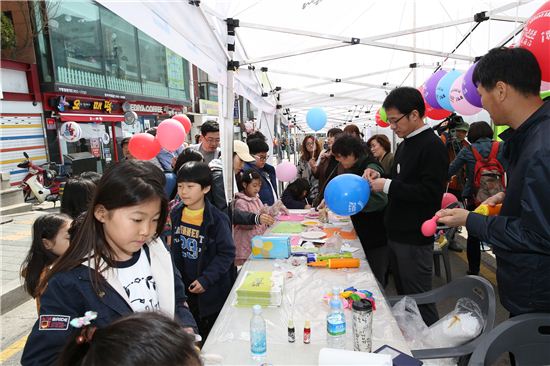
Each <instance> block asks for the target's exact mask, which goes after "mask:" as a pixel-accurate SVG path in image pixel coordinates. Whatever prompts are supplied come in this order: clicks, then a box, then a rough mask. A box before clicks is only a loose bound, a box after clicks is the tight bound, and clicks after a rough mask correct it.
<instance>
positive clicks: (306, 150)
mask: <svg viewBox="0 0 550 366" xmlns="http://www.w3.org/2000/svg"><path fill="white" fill-rule="evenodd" d="M319 154H321V143H319V141H318V140H317V139H316V138H315V137H314V136H312V135H309V136H306V137H305V138H304V141H303V142H302V148H301V155H300V159H299V160H298V165H297V166H296V167H297V168H298V178H303V179H305V180H307V182H308V183H309V187H310V190H309V195H308V202H313V200H314V199H315V198H316V197H317V194H318V193H319V180H318V179H317V178H315V176H314V175H313V172H314V169H316V168H317V159H318V158H319Z"/></svg>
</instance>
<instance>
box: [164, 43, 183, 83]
mask: <svg viewBox="0 0 550 366" xmlns="http://www.w3.org/2000/svg"><path fill="white" fill-rule="evenodd" d="M166 69H167V71H168V87H169V88H173V89H179V90H184V89H185V84H184V81H183V79H184V77H185V75H184V73H183V59H182V58H181V56H180V55H178V54H177V53H174V52H172V51H171V50H169V49H168V48H166Z"/></svg>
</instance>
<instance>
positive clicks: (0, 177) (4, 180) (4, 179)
mask: <svg viewBox="0 0 550 366" xmlns="http://www.w3.org/2000/svg"><path fill="white" fill-rule="evenodd" d="M0 184H1V186H0V189H2V190H4V189H10V188H11V185H10V173H9V172H2V173H0Z"/></svg>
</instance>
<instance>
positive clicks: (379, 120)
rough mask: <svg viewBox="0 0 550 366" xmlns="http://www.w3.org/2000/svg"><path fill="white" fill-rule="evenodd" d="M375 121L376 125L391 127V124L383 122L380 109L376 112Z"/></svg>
mask: <svg viewBox="0 0 550 366" xmlns="http://www.w3.org/2000/svg"><path fill="white" fill-rule="evenodd" d="M374 120H375V121H376V124H377V125H378V126H380V127H389V126H390V124H389V123H387V122H384V121H382V118H381V117H380V109H379V110H377V111H376V115H375V116H374Z"/></svg>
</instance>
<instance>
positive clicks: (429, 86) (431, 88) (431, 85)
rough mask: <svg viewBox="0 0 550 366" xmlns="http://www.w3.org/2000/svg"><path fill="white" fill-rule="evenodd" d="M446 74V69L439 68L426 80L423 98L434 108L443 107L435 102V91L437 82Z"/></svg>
mask: <svg viewBox="0 0 550 366" xmlns="http://www.w3.org/2000/svg"><path fill="white" fill-rule="evenodd" d="M446 74H447V71H445V70H443V69H439V70H438V71H437V72H436V73H434V74H432V76H430V78H429V79H428V80H426V88H425V89H424V99H426V102H427V103H428V104H429V105H430V106H431V107H432V108H435V109H443V107H441V106H440V105H439V103H438V102H437V95H436V94H435V91H436V90H437V84H438V83H439V80H441V78H442V77H443V76H445V75H446Z"/></svg>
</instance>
